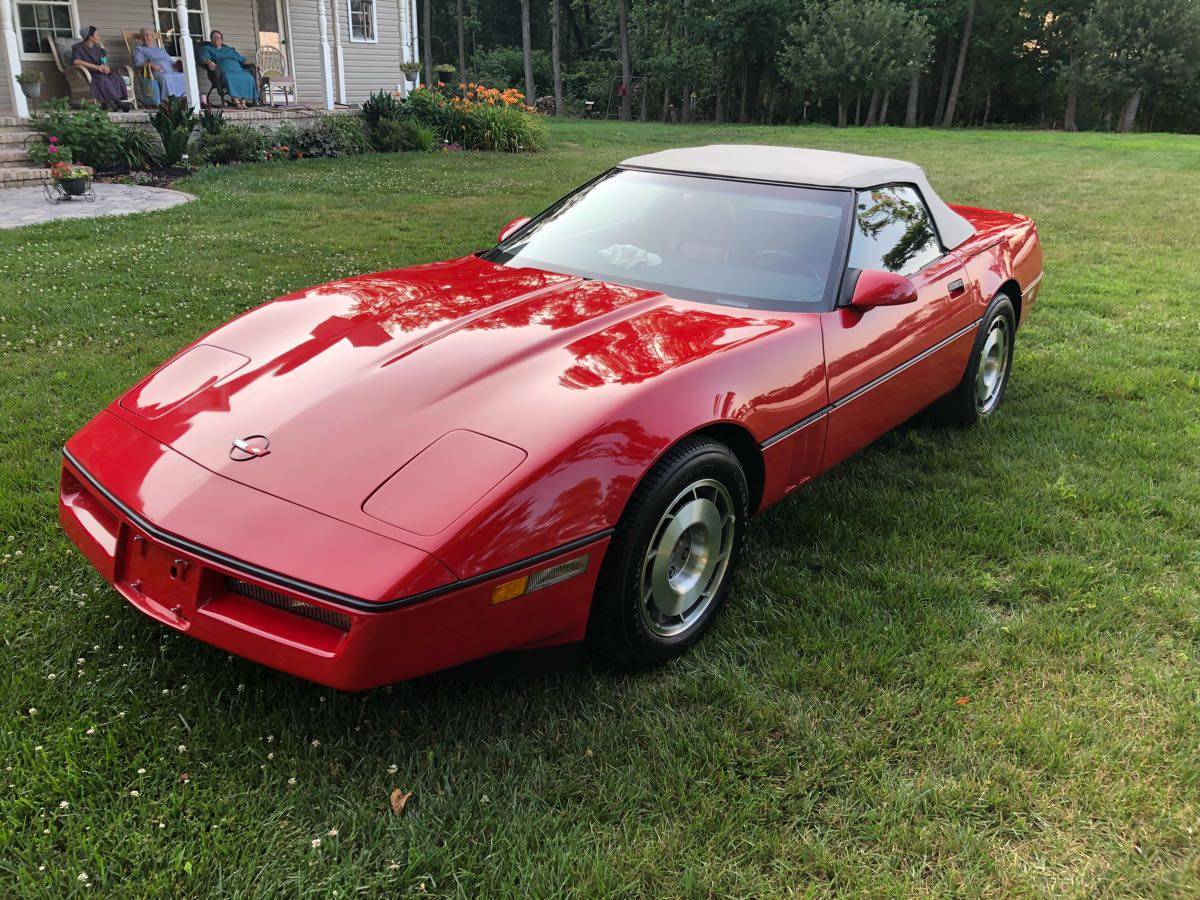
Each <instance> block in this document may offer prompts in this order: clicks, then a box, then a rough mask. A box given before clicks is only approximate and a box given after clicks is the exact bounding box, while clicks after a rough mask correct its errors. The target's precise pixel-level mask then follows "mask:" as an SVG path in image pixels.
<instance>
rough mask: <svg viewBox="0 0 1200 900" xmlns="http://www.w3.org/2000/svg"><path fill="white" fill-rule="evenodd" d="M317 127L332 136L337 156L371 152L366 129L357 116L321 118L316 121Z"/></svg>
mask: <svg viewBox="0 0 1200 900" xmlns="http://www.w3.org/2000/svg"><path fill="white" fill-rule="evenodd" d="M316 124H317V125H318V127H324V128H325V130H326V131H328V132H329V133H330V134H331V135H332V136H333V142H334V144H335V145H336V146H337V148H338V151H339V152H338V154H337V155H338V156H357V155H359V154H360V153H370V152H371V141H370V140H369V139H368V138H367V129H366V127H365V125H364V123H363V120H362V119H361V118H359V117H358V116H322V117H321V118H319V119H317V122H316Z"/></svg>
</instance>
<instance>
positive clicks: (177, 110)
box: [150, 97, 196, 166]
mask: <svg viewBox="0 0 1200 900" xmlns="http://www.w3.org/2000/svg"><path fill="white" fill-rule="evenodd" d="M150 124H151V125H152V126H154V130H155V131H157V132H158V138H159V140H161V141H162V146H163V153H162V162H163V165H164V166H177V165H179V163H180V162H181V161H182V160H183V154H184V153H186V152H187V147H188V141H189V140H190V139H191V136H192V131H193V129H195V127H196V114H195V113H194V112H192V108H191V107H190V106H189V105H188V101H187V98H185V97H167V98H166V99H165V100H163V102H162V103H160V104H159V107H158V109H157V111H155V113H154V115H152V116H151V117H150Z"/></svg>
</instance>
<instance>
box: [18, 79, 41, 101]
mask: <svg viewBox="0 0 1200 900" xmlns="http://www.w3.org/2000/svg"><path fill="white" fill-rule="evenodd" d="M21 90H22V92H24V94H25V96H26V97H27V98H28V99H30V100H36V99H37V98H38V97H40V96H42V83H41V82H40V81H39V82H36V83H34V84H23V85H21Z"/></svg>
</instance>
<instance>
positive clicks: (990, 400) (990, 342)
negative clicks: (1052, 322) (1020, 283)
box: [934, 294, 1017, 428]
mask: <svg viewBox="0 0 1200 900" xmlns="http://www.w3.org/2000/svg"><path fill="white" fill-rule="evenodd" d="M997 331H1002V332H1003V334H1004V347H1003V351H1002V360H1001V359H1000V358H999V354H998V352H994V342H995V341H996V340H997V337H996V336H995V335H994V333H995V332H997ZM1016 335H1017V313H1016V309H1015V308H1014V307H1013V302H1012V300H1011V299H1010V298H1009V297H1008V295H1007V294H997V295H996V296H995V297H994V298H993V299H992V302H991V303H990V304H989V305H988V308H987V312H985V313H984V315H983V319H982V321H981V322H980V325H979V333H978V334H977V335H976V336H975V344H974V346H972V348H971V358H970V359H969V360H968V361H967V370H966V371H965V372H964V373H963V377H962V381H960V382H959V383H958V385H957V386H955V388H954V390H952V391H951V392H950V393H949V394H947V395H946V396H945V397H943V398H942V399H941V400H939V401H938V402H937V403H936V404H935V406H934V411H935V413H936V414H937V417H938V419H940V420H941V421H943V422H945V423H946V424H949V425H956V426H959V427H962V428H966V427H969V426H971V425H978V424H979V423H980V422H982V421H983V420H984V419H986V418H988V417H989V416H991V415H992V414H993V413H995V411H996V410H997V409H999V408H1000V403H1001V401H1002V400H1003V399H1004V392H1005V391H1006V390H1007V389H1008V382H1009V379H1010V378H1011V377H1012V362H1013V349H1014V347H1015V346H1016ZM989 351H993V352H990V353H989ZM989 355H990V358H991V360H992V361H993V362H995V363H1001V362H1002V368H1001V370H1000V372H999V373H998V381H996V383H995V386H994V389H993V390H991V391H990V392H988V394H987V396H986V397H981V393H982V391H983V387H982V386H981V385H980V366H981V365H987V364H988V363H985V360H986V359H988V358H989ZM987 371H988V369H985V375H986V374H987Z"/></svg>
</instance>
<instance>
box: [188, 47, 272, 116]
mask: <svg viewBox="0 0 1200 900" xmlns="http://www.w3.org/2000/svg"><path fill="white" fill-rule="evenodd" d="M208 40H209V43H207V44H205V45H204V49H203V50H201V51H200V62H201V63H202V64H204V65H205V66H207V67H208V69H209V71H212V72H215V71H217V70H220V72H221V74H222V75H223V76H225V86H226V87H228V88H229V96H230V97H232V98H233V103H234V105H235V106H236V107H237V108H238V109H245V108H246V102H247V101H251V102H254V101H257V100H258V85H257V84H255V83H254V76H253V75H251V74H250V73H249V72H247V71H246V70H245V69H244V68H242V66H244V65H245V63H246V57H244V56H242V54H240V53H238V52H237V50H235V49H234V48H233V47H230V46H229V45H228V44H226V43H225V38H224V37H223V36H222V35H221V32H219V31H214V32H213V33H212V34H210V35H209V36H208Z"/></svg>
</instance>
